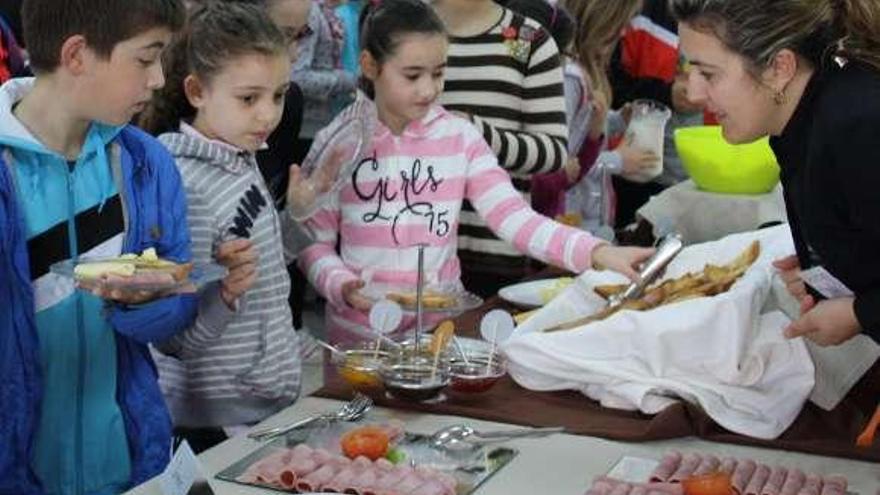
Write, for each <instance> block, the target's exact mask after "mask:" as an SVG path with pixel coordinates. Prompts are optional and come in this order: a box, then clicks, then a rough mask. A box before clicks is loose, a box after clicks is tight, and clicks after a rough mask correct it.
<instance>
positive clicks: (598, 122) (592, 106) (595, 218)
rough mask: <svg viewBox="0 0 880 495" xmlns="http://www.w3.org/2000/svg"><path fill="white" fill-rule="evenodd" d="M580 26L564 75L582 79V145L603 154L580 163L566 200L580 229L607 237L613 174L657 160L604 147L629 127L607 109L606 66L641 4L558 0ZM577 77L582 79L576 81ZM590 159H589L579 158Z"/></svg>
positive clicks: (628, 148)
mask: <svg viewBox="0 0 880 495" xmlns="http://www.w3.org/2000/svg"><path fill="white" fill-rule="evenodd" d="M560 6H561V7H563V8H566V9H568V11H569V12H570V13H571V15H572V16H573V17H574V18H575V19H576V20H577V22H578V30H577V36H576V37H575V41H574V50H573V51H574V57H573V59H572V60H570V61H569V62H570V64H569V66H568V67H567V69H566V72H567V73H568V74H570V75H572V76H575V78H573V80H574V81H577V79H580V84H578V85H576V86H579V88H577V90H576V92H575V94H580V95H581V96H580V100H581V105H586V106H587V108H588V112H587V116H585V118H586V119H587V120H588V121H589V123H590V124H589V127H588V131H587V136H586V142H587V143H589V142H601V143H603V144H602V146H603V148H604V149H605V151H602V152H601V153H599V155H598V157H596V158H595V160H594V161H582V162H581V167H582V168H583V169H584V174H585V175H584V177H583V178H582V179H581V180H580V182H578V184H577V185H575V186H574V188H572V189H571V190H570V191H569V192H568V194H567V198H566V203H567V207H566V210H567V211H568V212H576V213H579V214H580V217H581V221H582V226H583V227H584V228H585V229H587V230H589V231H591V232H598V231H599V230H600V229H601V230H602V231H603V232H605V234H604V235H603V237H605V236H608V237H611V236H612V235H613V231H610V230H609V229H612V227H613V225H614V207H615V202H614V189H613V186H612V184H611V176H612V174H635V173H638V171H640V170H642V169H645V168H649V167H652V166H653V165H654V164H655V163H656V161H657V160H658V159H659V157H657V156H655V155H654V154H653V153H651V152H650V151H646V150H642V149H639V148H637V147H635V146H633V145H632V144H631V143H629V142H626V141H624V142H622V143H621V144H620V145H619V146H618V147H617V148H616V149H614V150H609V149H607V143H608V141H609V140H612V139H614V138H616V137H618V136H620V135H621V134H622V133H623V132H624V131H625V130H626V125H627V118H626V115H625V113H626V112H625V111H624V112H615V111H609V110H608V107H609V102H610V101H612V96H613V95H612V90H611V84H610V82H609V80H608V64H609V62H610V57H611V54H612V53H613V50H614V47H615V45H616V44H617V41H618V40H619V39H620V36H621V35H622V33H623V31H624V29H625V28H626V26H627V24H628V23H629V21H630V20H631V19H632V18H633V17H635V15H636V14H637V13H638V11H639V8H640V6H641V2H640V1H639V0H621V1H618V2H611V3H609V2H604V1H601V0H560ZM577 76H580V77H579V78H578V77H577ZM581 157H582V158H586V159H587V160H589V158H591V157H589V156H583V155H582V156H581Z"/></svg>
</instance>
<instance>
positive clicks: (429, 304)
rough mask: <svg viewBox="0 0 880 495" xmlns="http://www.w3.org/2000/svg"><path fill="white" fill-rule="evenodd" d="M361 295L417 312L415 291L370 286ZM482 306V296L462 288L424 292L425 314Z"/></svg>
mask: <svg viewBox="0 0 880 495" xmlns="http://www.w3.org/2000/svg"><path fill="white" fill-rule="evenodd" d="M361 293H362V294H363V295H364V296H366V297H367V298H369V299H372V300H373V301H381V300H389V301H393V302H395V303H397V304H398V305H400V307H401V309H403V310H404V311H406V312H409V313H412V312H415V311H416V291H415V290H409V291H408V290H388V289H382V288H379V287H375V286H374V287H369V286H368V287H366V288H364V289H363V290H362V291H361ZM481 304H483V299H482V298H481V297H480V296H478V295H476V294H472V293H470V292H468V291H466V290H464V289H462V288H452V289H447V288H437V287H427V288H425V289H424V290H423V291H422V311H423V312H425V313H442V314H460V313H464V312H465V311H470V310H472V309H475V308H478V307H480V305H481Z"/></svg>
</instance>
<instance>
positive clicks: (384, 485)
mask: <svg viewBox="0 0 880 495" xmlns="http://www.w3.org/2000/svg"><path fill="white" fill-rule="evenodd" d="M411 471H412V470H411V469H409V468H407V467H404V466H398V467H395V468H393V469H391V470H389V471H387V472H385V473H384V474H383V475H382V476H380V477H379V479H378V480H376V488H377V489H378V490H380V491H382V490H386V489H390V488H393V487H395V486H397V485H399V484H400V482H401V481H403V479H404V478H406V477H407V476H409V474H410V473H411Z"/></svg>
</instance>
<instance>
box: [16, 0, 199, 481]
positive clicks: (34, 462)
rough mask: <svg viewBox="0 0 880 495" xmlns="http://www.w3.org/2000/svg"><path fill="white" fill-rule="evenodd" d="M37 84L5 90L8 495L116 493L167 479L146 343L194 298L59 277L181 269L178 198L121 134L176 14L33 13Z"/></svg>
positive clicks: (153, 163)
mask: <svg viewBox="0 0 880 495" xmlns="http://www.w3.org/2000/svg"><path fill="white" fill-rule="evenodd" d="M22 17H23V24H24V31H25V41H26V44H27V46H28V50H29V53H30V57H31V67H32V68H33V70H34V73H35V74H36V78H34V79H14V80H11V81H9V82H7V83H6V84H4V85H3V86H2V87H0V301H2V302H0V494H4V495H5V494H15V495H28V494H42V493H46V494H76V495H80V494H111V493H119V492H121V491H123V490H124V489H126V488H128V487H130V486H132V485H133V484H137V483H140V482H142V481H144V480H146V479H148V478H150V477H152V476H155V475H156V474H158V473H160V472H161V471H162V470H163V469H164V467H165V465H166V464H167V462H168V458H169V448H170V443H171V422H170V418H169V415H168V412H167V410H166V407H165V405H164V402H163V400H162V395H161V393H160V391H159V388H158V385H157V381H156V371H155V368H154V365H153V362H152V360H151V358H150V354H149V351H148V349H147V343H148V342H152V341H159V340H165V339H167V338H169V337H170V336H171V335H173V334H174V333H176V332H178V331H180V330H182V329H184V328H186V327H187V326H189V325H191V323H192V321H193V319H194V317H195V313H196V307H197V299H196V296H195V294H178V295H173V296H168V297H162V298H159V297H158V294H150V295H147V296H146V297H141V298H139V299H134V298H133V296H126V295H125V294H109V295H107V296H106V297H105V298H104V299H99V298H97V297H95V296H93V295H91V294H89V293H86V292H83V291H78V290H75V288H74V285H73V282H72V281H71V280H69V279H65V278H63V277H60V276H57V275H55V274H53V273H51V272H50V270H49V267H50V265H52V264H53V263H55V262H58V261H62V260H65V259H69V258H76V257H77V256H83V255H90V256H92V255H94V256H118V255H120V254H121V253H124V252H141V251H143V250H144V249H146V248H150V247H152V248H155V249H156V251H157V252H158V254H159V255H160V256H161V257H163V258H168V259H173V260H176V261H187V260H188V259H189V257H190V247H189V244H190V239H189V232H188V228H187V224H186V203H185V197H184V189H183V187H182V185H181V181H180V177H179V175H178V172H177V169H176V167H175V165H174V161H173V160H172V158H171V157H170V156H169V155H168V153H167V152H166V151H165V150H164V148H162V146H161V145H160V144H158V142H157V141H155V140H154V139H153V138H151V137H149V136H148V135H146V134H145V133H143V132H141V131H139V130H137V129H135V128H133V127H130V126H127V125H126V123H127V122H128V121H129V120H130V119H131V118H132V116H133V115H134V114H135V113H137V112H139V111H140V110H141V109H142V108H143V106H144V105H145V103H146V102H147V101H148V100H149V98H150V96H151V93H152V91H153V90H155V89H157V88H159V87H161V86H162V85H163V84H164V78H163V74H162V68H161V63H160V55H161V52H162V50H163V48H164V47H165V46H166V44H167V43H168V42H169V40H170V38H171V34H172V32H173V31H174V30H176V29H177V28H179V27H180V26H181V24H182V23H183V20H184V9H183V6H182V4H181V3H180V0H65V1H63V2H59V1H57V0H27V1H25V3H24V6H23V9H22Z"/></svg>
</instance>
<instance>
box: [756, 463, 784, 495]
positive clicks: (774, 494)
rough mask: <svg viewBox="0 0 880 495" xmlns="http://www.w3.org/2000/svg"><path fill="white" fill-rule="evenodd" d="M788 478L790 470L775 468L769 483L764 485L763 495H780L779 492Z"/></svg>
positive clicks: (768, 480)
mask: <svg viewBox="0 0 880 495" xmlns="http://www.w3.org/2000/svg"><path fill="white" fill-rule="evenodd" d="M786 476H788V469H786V468H784V467H782V466H773V469H771V470H770V477H769V478H767V483H764V488H762V489H761V495H779V492H781V491H782V485H784V484H785V478H786Z"/></svg>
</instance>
